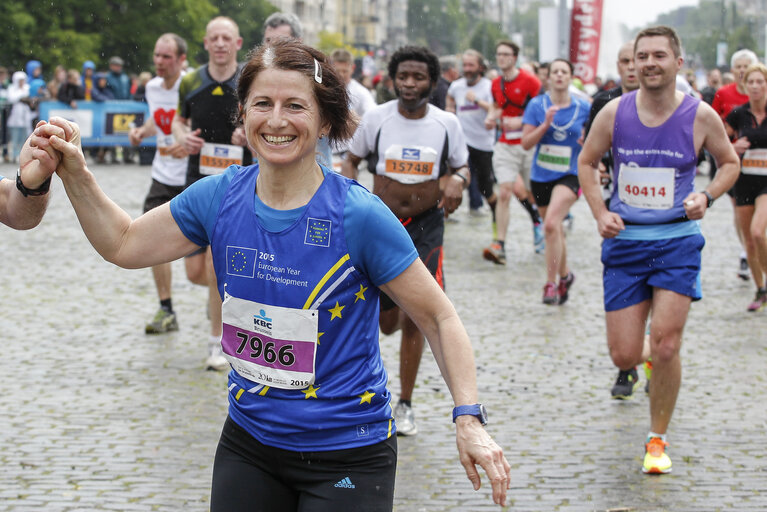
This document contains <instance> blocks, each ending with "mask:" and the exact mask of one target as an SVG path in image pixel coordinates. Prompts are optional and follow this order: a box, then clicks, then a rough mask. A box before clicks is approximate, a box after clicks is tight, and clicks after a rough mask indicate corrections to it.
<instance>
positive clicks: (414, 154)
mask: <svg viewBox="0 0 767 512" xmlns="http://www.w3.org/2000/svg"><path fill="white" fill-rule="evenodd" d="M402 159H403V160H420V159H421V150H420V149H413V148H402Z"/></svg>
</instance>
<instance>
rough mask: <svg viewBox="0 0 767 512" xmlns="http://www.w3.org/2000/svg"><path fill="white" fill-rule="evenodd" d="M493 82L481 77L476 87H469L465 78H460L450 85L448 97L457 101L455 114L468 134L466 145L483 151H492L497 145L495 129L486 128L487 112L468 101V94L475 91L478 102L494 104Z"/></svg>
mask: <svg viewBox="0 0 767 512" xmlns="http://www.w3.org/2000/svg"><path fill="white" fill-rule="evenodd" d="M491 85H492V82H491V81H490V80H488V79H487V78H485V77H481V78H480V79H479V80H477V82H476V83H475V84H474V85H471V86H470V85H469V84H468V83H467V82H466V79H465V78H459V79H458V80H456V81H454V82H453V83H451V84H450V88H448V90H447V95H448V96H450V97H451V98H453V99H454V100H455V113H456V115H457V116H458V120H459V121H461V126H463V131H464V133H466V143H467V144H468V145H469V146H471V147H473V148H475V149H479V150H481V151H492V150H493V144H495V129H493V128H491V129H489V130H488V129H486V128H485V118H486V117H487V111H486V110H485V109H483V108H482V107H480V106H479V105H477V104H476V103H471V102H469V101H467V100H466V93H467V92H469V91H474V94H475V96H476V99H477V101H486V102H488V103H490V104H492V103H493V93H492V92H491V90H490V86H491Z"/></svg>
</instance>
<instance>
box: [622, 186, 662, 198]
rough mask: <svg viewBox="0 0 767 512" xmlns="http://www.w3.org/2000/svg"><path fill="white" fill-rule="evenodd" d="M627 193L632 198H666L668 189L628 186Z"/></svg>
mask: <svg viewBox="0 0 767 512" xmlns="http://www.w3.org/2000/svg"><path fill="white" fill-rule="evenodd" d="M625 190H626V193H627V194H628V195H630V196H644V197H666V187H657V188H656V187H647V186H644V187H640V186H638V185H634V186H631V185H626V188H625Z"/></svg>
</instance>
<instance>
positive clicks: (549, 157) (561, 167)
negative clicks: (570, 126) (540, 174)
mask: <svg viewBox="0 0 767 512" xmlns="http://www.w3.org/2000/svg"><path fill="white" fill-rule="evenodd" d="M572 156H573V148H571V147H570V146H558V145H556V144H541V147H540V148H538V158H537V159H536V163H537V164H538V167H540V168H542V169H547V170H549V171H554V172H568V171H569V170H570V160H571V159H572Z"/></svg>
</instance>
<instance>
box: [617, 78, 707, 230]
mask: <svg viewBox="0 0 767 512" xmlns="http://www.w3.org/2000/svg"><path fill="white" fill-rule="evenodd" d="M636 93H637V91H632V92H630V93H627V94H624V95H622V96H621V99H620V103H619V104H618V110H617V112H616V113H615V125H614V127H613V159H614V164H615V167H614V171H613V172H614V176H613V181H614V183H615V187H613V193H612V196H611V198H610V211H613V212H615V213H617V214H618V215H620V216H621V218H622V219H623V220H624V221H627V222H629V223H632V224H665V223H669V222H676V221H678V220H679V219H682V218H684V216H685V212H684V206H683V204H682V203H683V201H684V198H685V197H687V195H688V194H689V193H690V192H692V191H693V188H694V183H693V180H694V179H695V172H696V167H697V162H698V155H697V153H696V151H695V143H694V140H693V125H694V121H695V114H696V112H697V111H698V104H699V102H700V100H699V99H696V98H693V97H691V96H687V95H685V97H684V99H683V100H682V103H681V104H680V105H679V107H677V109H676V110H675V111H674V113H673V114H671V117H669V118H668V119H667V120H666V121H665V122H664V123H663V124H662V125H660V126H656V127H653V128H650V127H647V126H645V125H644V124H642V122H641V121H640V120H639V115H638V113H637V107H636Z"/></svg>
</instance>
